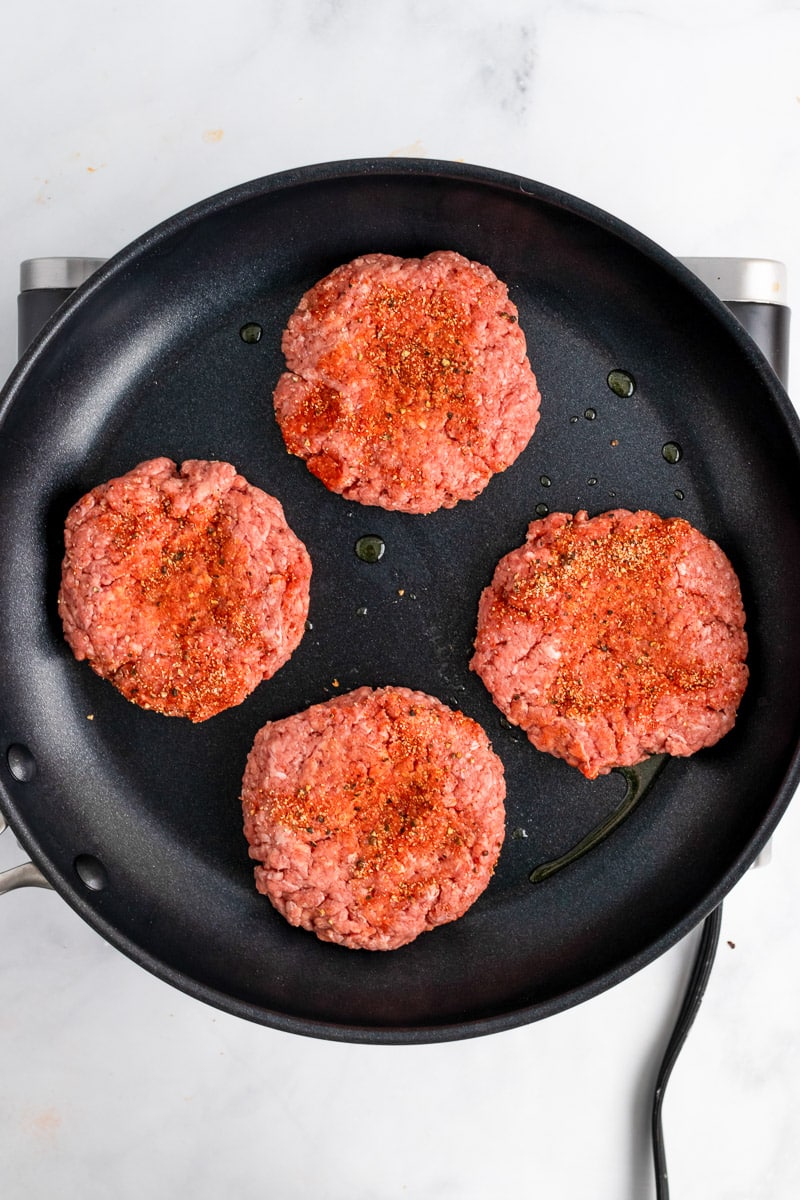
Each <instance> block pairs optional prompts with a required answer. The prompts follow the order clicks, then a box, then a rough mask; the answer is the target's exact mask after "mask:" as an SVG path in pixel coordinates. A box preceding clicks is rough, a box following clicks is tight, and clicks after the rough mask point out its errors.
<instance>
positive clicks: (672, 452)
mask: <svg viewBox="0 0 800 1200" xmlns="http://www.w3.org/2000/svg"><path fill="white" fill-rule="evenodd" d="M661 453H662V455H663V456H664V458H665V459H666V460H667V462H668V463H672V464H673V465H674V464H675V463H677V462H680V461H681V459H682V458H683V451H682V450H681V448H680V446H679V445H678V443H677V442H666V443H665V445H663V446H662V447H661Z"/></svg>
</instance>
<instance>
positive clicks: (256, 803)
mask: <svg viewBox="0 0 800 1200" xmlns="http://www.w3.org/2000/svg"><path fill="white" fill-rule="evenodd" d="M504 799H505V781H504V777H503V766H502V763H501V762H500V759H499V758H498V757H497V756H496V755H495V754H494V753H493V751H492V749H491V747H490V745H489V742H488V739H487V737H486V734H485V733H484V732H483V730H482V729H481V727H480V726H479V725H477V724H476V723H475V722H474V721H473V720H471V719H470V718H469V717H466V716H464V714H463V713H460V712H455V711H453V710H452V709H450V708H447V707H446V706H445V705H444V704H442V703H441V702H440V701H439V700H436V699H434V698H433V697H431V696H426V695H424V694H423V693H421V692H412V691H409V690H408V689H407V688H399V687H389V688H380V689H378V690H377V691H373V690H372V689H370V688H366V687H364V688H359V689H358V690H357V691H354V692H351V693H349V694H348V695H344V696H338V697H337V698H336V699H335V700H330V701H328V702H327V703H326V704H316V705H314V706H313V707H312V708H309V709H307V710H306V711H305V712H301V713H298V714H297V715H296V716H292V717H287V718H286V719H284V720H281V721H273V722H271V723H270V724H268V725H265V726H264V728H263V729H262V730H260V732H259V733H258V734H257V735H256V739H255V743H254V745H253V749H252V750H251V752H250V756H249V758H248V761H247V769H246V771H245V775H244V786H243V791H242V806H243V812H244V830H245V836H246V837H247V840H248V842H249V844H250V857H251V858H254V859H256V861H257V862H258V863H259V864H260V865H259V866H257V867H256V869H255V877H256V887H257V888H258V890H259V891H260V892H263V893H264V894H265V895H266V896H268V897H269V899H270V900H271V901H272V903H273V904H274V906H275V907H276V908H277V909H278V911H279V912H281V913H282V914H283V915H284V916H285V917H286V919H287V920H288V921H289V922H290V923H291V924H292V925H301V926H302V927H303V928H304V929H309V930H312V931H313V932H314V933H316V935H317V937H319V938H321V939H322V940H323V941H328V942H338V943H339V944H340V945H342V946H348V947H350V948H351V949H367V950H394V949H396V948H397V947H398V946H403V945H405V943H406V942H410V941H412V940H413V939H414V938H415V937H417V935H418V934H420V933H422V932H423V931H424V930H427V929H433V928H434V927H435V926H437V925H443V924H444V923H445V922H447V921H453V920H455V919H456V918H457V917H460V916H462V914H463V913H464V912H466V910H467V909H468V908H469V906H470V905H471V904H472V903H473V902H474V901H475V900H476V899H477V897H478V896H479V895H480V894H481V892H482V891H483V890H484V888H485V887H486V885H487V884H488V882H489V878H490V876H491V874H492V871H493V869H494V865H495V862H496V860H497V856H498V854H499V852H500V847H501V845H502V842H503V834H504V821H505V810H504V804H503V801H504Z"/></svg>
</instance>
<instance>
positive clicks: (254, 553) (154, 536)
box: [58, 458, 311, 721]
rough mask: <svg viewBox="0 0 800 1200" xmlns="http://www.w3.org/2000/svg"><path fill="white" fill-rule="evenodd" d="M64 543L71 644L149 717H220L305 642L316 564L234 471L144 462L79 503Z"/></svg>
mask: <svg viewBox="0 0 800 1200" xmlns="http://www.w3.org/2000/svg"><path fill="white" fill-rule="evenodd" d="M64 536H65V555H64V562H63V567H62V578H61V589H60V592H59V597H58V607H59V612H60V614H61V618H62V621H63V624H64V635H65V637H66V639H67V641H68V643H69V645H70V646H71V647H72V650H73V652H74V654H75V657H76V658H78V659H87V660H88V662H89V664H90V666H91V667H92V669H93V670H94V671H96V672H97V674H98V675H101V676H103V678H105V679H110V680H111V682H112V683H113V684H114V685H115V687H117V688H118V689H119V690H120V691H121V692H122V694H123V696H126V697H127V698H128V699H129V700H132V701H133V702H134V703H135V704H138V705H140V706H141V707H142V708H150V709H155V710H156V711H157V712H160V713H165V714H167V715H168V716H182V717H189V718H190V720H192V721H204V720H206V719H207V718H208V717H213V716H214V715H215V714H216V713H219V712H221V711H222V710H223V709H225V708H230V707H231V706H232V705H234V704H240V703H241V701H242V700H244V699H245V697H246V696H248V695H249V694H250V692H252V690H253V688H255V687H256V685H257V684H259V683H260V682H261V680H262V679H269V678H270V676H271V675H274V673H275V672H276V671H277V670H278V668H279V667H281V666H283V664H284V663H285V662H286V661H287V659H288V658H289V656H290V655H291V654H292V652H293V651H294V649H295V648H296V647H297V644H298V643H299V641H300V639H301V637H302V635H303V632H304V627H305V620H306V616H307V613H308V595H309V579H310V577H311V560H310V559H309V556H308V554H307V552H306V549H305V546H304V545H303V543H302V542H301V541H300V540H299V538H297V537H296V536H295V534H294V533H293V532H292V530H291V529H290V528H289V526H288V525H287V523H286V520H285V517H284V515H283V509H282V508H281V505H280V504H279V503H278V501H277V500H276V499H275V498H274V497H272V496H268V495H267V494H266V492H263V491H261V490H260V489H259V488H257V487H253V486H252V485H251V484H249V483H248V482H247V480H246V479H244V478H243V477H242V476H241V475H238V474H237V473H236V468H235V467H232V466H231V465H230V463H223V462H203V461H197V460H195V461H188V462H185V463H184V464H183V465H182V467H181V468H180V470H178V468H177V466H176V465H175V463H173V462H171V461H170V460H169V459H168V458H155V459H152V460H151V461H149V462H144V463H141V464H140V465H139V466H138V467H135V468H134V469H133V470H132V471H128V473H127V474H126V475H122V476H121V477H120V478H118V479H112V480H110V482H108V483H103V484H101V485H100V486H99V487H96V488H93V489H92V491H91V492H89V493H88V494H87V495H86V496H84V497H83V498H82V499H81V500H79V501H78V502H77V504H75V505H74V506H73V508H72V509H71V510H70V512H69V515H68V517H67V523H66V529H65V535H64Z"/></svg>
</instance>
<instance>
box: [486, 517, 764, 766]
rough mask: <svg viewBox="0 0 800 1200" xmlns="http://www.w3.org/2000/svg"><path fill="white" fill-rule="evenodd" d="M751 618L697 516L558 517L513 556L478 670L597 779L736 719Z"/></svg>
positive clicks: (495, 596) (502, 569)
mask: <svg viewBox="0 0 800 1200" xmlns="http://www.w3.org/2000/svg"><path fill="white" fill-rule="evenodd" d="M744 623H745V615H744V610H743V608H742V599H741V592H740V588H739V581H738V579H737V577H736V575H735V573H734V570H733V568H732V566H731V564H730V562H729V561H728V559H727V557H726V556H725V554H724V553H723V551H722V550H721V549H720V548H719V546H718V545H716V543H715V542H713V541H710V540H709V539H708V538H706V537H704V536H703V534H701V533H699V532H698V530H696V529H694V528H693V527H692V526H691V525H690V524H689V523H688V522H687V521H684V520H682V519H680V518H667V519H664V518H662V517H659V516H656V515H655V514H654V513H651V512H635V513H633V512H628V511H626V510H623V509H617V510H614V511H612V512H608V513H604V514H603V515H601V516H597V517H594V518H591V519H590V518H589V517H588V515H587V514H586V513H585V512H579V513H577V514H576V515H575V516H571V515H569V514H567V513H554V514H552V515H551V516H549V517H547V518H545V519H544V520H541V521H534V522H533V523H532V524H531V525H530V527H529V529H528V538H527V541H526V543H525V545H524V546H521V547H520V548H519V549H517V550H514V551H512V552H511V553H510V554H507V555H506V556H505V557H504V558H502V559H501V560H500V562H499V564H498V566H497V569H496V571H495V574H494V579H493V580H492V583H491V585H490V586H489V587H488V588H486V589H485V591H484V592H483V594H482V596H481V600H480V605H479V610H478V631H477V637H476V641H475V654H474V656H473V659H472V663H471V666H472V668H473V670H475V671H476V672H477V673H478V675H480V677H481V679H482V680H483V682H484V683H485V685H486V687H487V688H488V690H489V691H490V693H491V695H492V698H493V700H494V702H495V704H497V706H498V707H499V708H500V709H501V711H502V712H503V713H504V714H505V715H506V717H507V718H508V719H509V720H510V721H511V722H512V723H513V724H515V725H519V726H520V727H521V728H522V729H524V730H525V732H526V733H527V735H528V737H529V738H530V740H531V742H533V744H534V746H536V747H538V749H540V750H544V751H547V752H548V753H550V754H554V755H556V756H557V757H559V758H563V759H566V761H567V762H568V763H571V764H572V765H573V766H576V767H577V768H578V769H579V770H580V771H582V772H583V774H584V775H586V776H587V777H588V778H590V779H593V778H595V777H596V776H597V775H602V774H606V773H607V772H608V771H610V770H611V769H612V768H613V767H619V766H630V765H632V764H633V763H636V762H641V761H642V759H644V758H646V757H647V756H648V755H650V754H658V753H664V752H666V753H668V754H673V755H679V756H680V755H689V754H693V753H694V752H695V751H696V750H699V749H701V748H702V747H705V746H711V745H713V744H714V743H715V742H717V741H718V740H719V739H720V738H721V737H722V736H723V735H724V734H726V733H727V732H728V731H729V730H730V729H731V728H732V726H733V723H734V721H735V718H736V712H737V709H738V705H739V702H740V700H741V698H742V695H743V693H744V690H745V687H746V684H747V677H748V671H747V667H746V665H745V658H746V655H747V637H746V634H745V632H744Z"/></svg>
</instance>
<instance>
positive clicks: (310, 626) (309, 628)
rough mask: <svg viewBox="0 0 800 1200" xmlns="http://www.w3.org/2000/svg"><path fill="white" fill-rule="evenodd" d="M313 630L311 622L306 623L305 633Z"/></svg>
mask: <svg viewBox="0 0 800 1200" xmlns="http://www.w3.org/2000/svg"><path fill="white" fill-rule="evenodd" d="M313 628H314V626H313V625H312V623H311V621H306V633H310V632H311V630H312V629H313Z"/></svg>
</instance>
